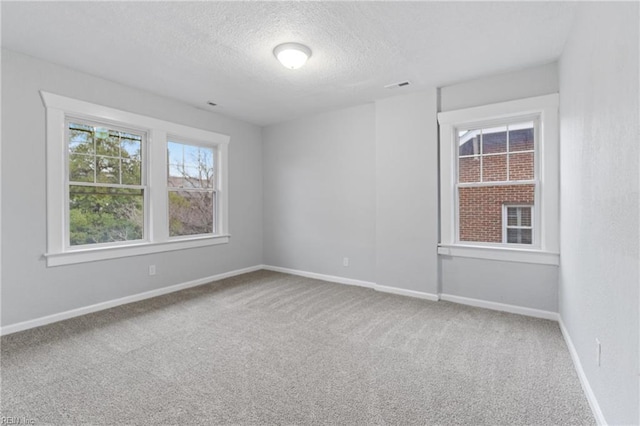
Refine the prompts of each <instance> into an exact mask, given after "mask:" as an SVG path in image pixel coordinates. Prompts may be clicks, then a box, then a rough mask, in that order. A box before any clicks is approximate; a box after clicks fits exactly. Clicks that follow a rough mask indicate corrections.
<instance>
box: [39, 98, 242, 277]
mask: <svg viewBox="0 0 640 426" xmlns="http://www.w3.org/2000/svg"><path fill="white" fill-rule="evenodd" d="M41 95H42V99H43V102H44V104H45V107H46V108H47V253H46V254H45V256H46V258H47V265H48V266H56V265H63V264H70V263H79V262H87V261H94V260H102V259H110V258H117V257H123V256H132V255H139V254H148V253H155V252H161V251H168V250H179V249H184V248H192V247H202V246H206V245H212V244H220V243H226V242H228V241H229V235H228V224H227V220H228V219H227V216H228V215H227V211H228V206H227V188H228V185H227V155H228V154H227V152H228V143H229V137H228V136H226V135H221V134H218V133H215V132H210V131H205V130H202V129H196V128H193V127H189V126H184V125H180V124H176V123H172V122H168V121H164V120H159V119H155V118H151V117H147V116H143V115H139V114H133V113H129V112H125V111H121V110H117V109H113V108H108V107H104V106H101V105H97V104H92V103H89V102H84V101H79V100H75V99H72V98H67V97H63V96H59V95H54V94H51V93H46V92H41Z"/></svg>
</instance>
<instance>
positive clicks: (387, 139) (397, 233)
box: [263, 90, 437, 293]
mask: <svg viewBox="0 0 640 426" xmlns="http://www.w3.org/2000/svg"><path fill="white" fill-rule="evenodd" d="M435 113H436V92H435V90H433V91H428V92H421V93H416V94H411V95H405V96H398V97H394V98H390V99H386V100H383V101H378V102H376V104H375V105H374V104H367V105H362V106H358V107H353V108H347V109H343V110H338V111H333V112H330V113H325V114H319V115H314V116H312V117H307V118H304V119H299V120H294V121H290V122H286V123H281V124H276V125H272V126H269V127H266V128H265V129H264V133H263V136H264V164H263V167H264V194H265V200H264V230H265V238H264V258H265V263H266V264H268V265H271V266H279V267H285V268H291V269H297V270H302V271H307V272H315V273H320V274H327V275H335V276H340V277H345V278H352V279H358V280H364V281H369V282H375V283H376V284H379V285H384V286H389V287H396V288H401V289H406V290H414V291H420V292H425V293H437V257H436V246H437V136H436V135H437V133H436V120H435ZM343 257H349V258H350V260H351V264H350V266H349V267H344V266H342V259H343Z"/></svg>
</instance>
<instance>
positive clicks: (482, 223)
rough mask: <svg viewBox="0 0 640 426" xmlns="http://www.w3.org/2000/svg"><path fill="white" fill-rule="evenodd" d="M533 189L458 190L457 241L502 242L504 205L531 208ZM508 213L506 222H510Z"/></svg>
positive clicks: (494, 187) (499, 187)
mask: <svg viewBox="0 0 640 426" xmlns="http://www.w3.org/2000/svg"><path fill="white" fill-rule="evenodd" d="M534 196H535V185H494V186H483V187H463V188H459V189H458V208H459V210H458V217H459V233H460V241H465V242H487V243H501V242H502V232H503V223H502V209H503V205H504V204H525V205H532V206H533V205H534ZM509 213H510V211H509V210H508V211H507V221H509Z"/></svg>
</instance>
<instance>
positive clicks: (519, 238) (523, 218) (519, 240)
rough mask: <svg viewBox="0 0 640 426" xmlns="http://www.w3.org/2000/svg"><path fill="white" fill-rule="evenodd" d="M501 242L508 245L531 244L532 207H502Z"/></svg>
mask: <svg viewBox="0 0 640 426" xmlns="http://www.w3.org/2000/svg"><path fill="white" fill-rule="evenodd" d="M502 241H503V242H505V243H509V244H533V208H532V206H509V205H506V204H505V205H504V206H503V209H502Z"/></svg>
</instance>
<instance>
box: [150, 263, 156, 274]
mask: <svg viewBox="0 0 640 426" xmlns="http://www.w3.org/2000/svg"><path fill="white" fill-rule="evenodd" d="M155 274H156V265H149V275H155Z"/></svg>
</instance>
